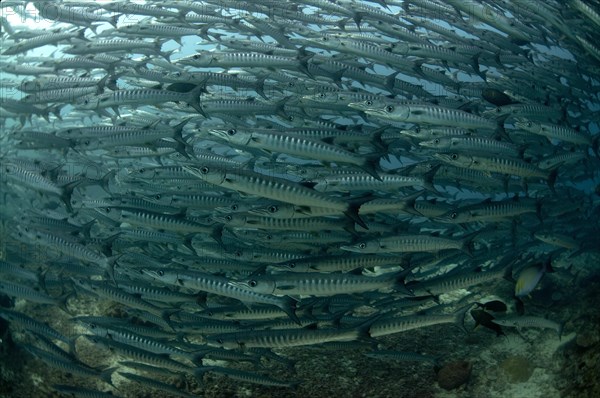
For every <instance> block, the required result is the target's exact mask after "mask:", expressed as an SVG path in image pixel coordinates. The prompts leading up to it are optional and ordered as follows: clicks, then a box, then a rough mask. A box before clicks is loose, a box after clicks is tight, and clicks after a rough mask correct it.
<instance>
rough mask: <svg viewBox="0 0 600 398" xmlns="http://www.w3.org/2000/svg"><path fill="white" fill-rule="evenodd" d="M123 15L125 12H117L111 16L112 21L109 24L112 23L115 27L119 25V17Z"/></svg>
mask: <svg viewBox="0 0 600 398" xmlns="http://www.w3.org/2000/svg"><path fill="white" fill-rule="evenodd" d="M121 15H123V14H115V15H113V16H112V17H110V21H109V22H108V23H109V24H111V25H112V26H113V27H115V28H116V27H117V23H118V22H119V18H120V17H121Z"/></svg>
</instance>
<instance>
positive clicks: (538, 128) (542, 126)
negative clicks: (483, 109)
mask: <svg viewBox="0 0 600 398" xmlns="http://www.w3.org/2000/svg"><path fill="white" fill-rule="evenodd" d="M515 126H516V127H517V128H520V129H523V130H525V131H528V132H530V133H533V134H537V135H541V136H543V137H546V138H548V139H549V140H550V139H557V140H561V141H564V142H571V143H573V144H580V145H587V146H591V145H592V137H591V136H590V135H589V134H587V133H583V132H581V131H577V130H574V129H571V128H569V127H565V126H556V125H553V124H547V123H536V122H534V121H531V120H528V119H525V118H520V119H517V120H516V122H515Z"/></svg>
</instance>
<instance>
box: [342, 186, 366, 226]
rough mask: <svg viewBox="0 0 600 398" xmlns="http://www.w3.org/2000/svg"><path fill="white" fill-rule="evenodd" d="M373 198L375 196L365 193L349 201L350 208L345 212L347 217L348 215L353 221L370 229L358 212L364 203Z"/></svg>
mask: <svg viewBox="0 0 600 398" xmlns="http://www.w3.org/2000/svg"><path fill="white" fill-rule="evenodd" d="M372 199H373V198H372V196H371V195H365V196H361V197H359V198H356V199H353V200H351V201H350V202H349V203H348V209H347V210H346V211H345V212H344V215H345V216H346V217H348V218H349V219H351V220H352V221H354V222H355V223H357V224H358V225H360V226H361V227H363V228H364V229H366V230H368V229H369V227H368V226H367V224H366V223H365V222H364V221H363V220H362V219H361V218H360V216H359V214H358V212H359V210H360V206H362V204H363V203H366V202H368V201H370V200H372Z"/></svg>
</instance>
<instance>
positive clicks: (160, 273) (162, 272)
mask: <svg viewBox="0 0 600 398" xmlns="http://www.w3.org/2000/svg"><path fill="white" fill-rule="evenodd" d="M156 274H157V275H158V276H164V275H165V272H164V271H163V270H159V271H156Z"/></svg>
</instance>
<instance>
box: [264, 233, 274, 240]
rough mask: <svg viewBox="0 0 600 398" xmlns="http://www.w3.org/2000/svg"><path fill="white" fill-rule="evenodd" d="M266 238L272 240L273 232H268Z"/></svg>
mask: <svg viewBox="0 0 600 398" xmlns="http://www.w3.org/2000/svg"><path fill="white" fill-rule="evenodd" d="M265 239H266V240H271V239H273V236H272V235H271V234H267V235H266V236H265Z"/></svg>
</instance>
